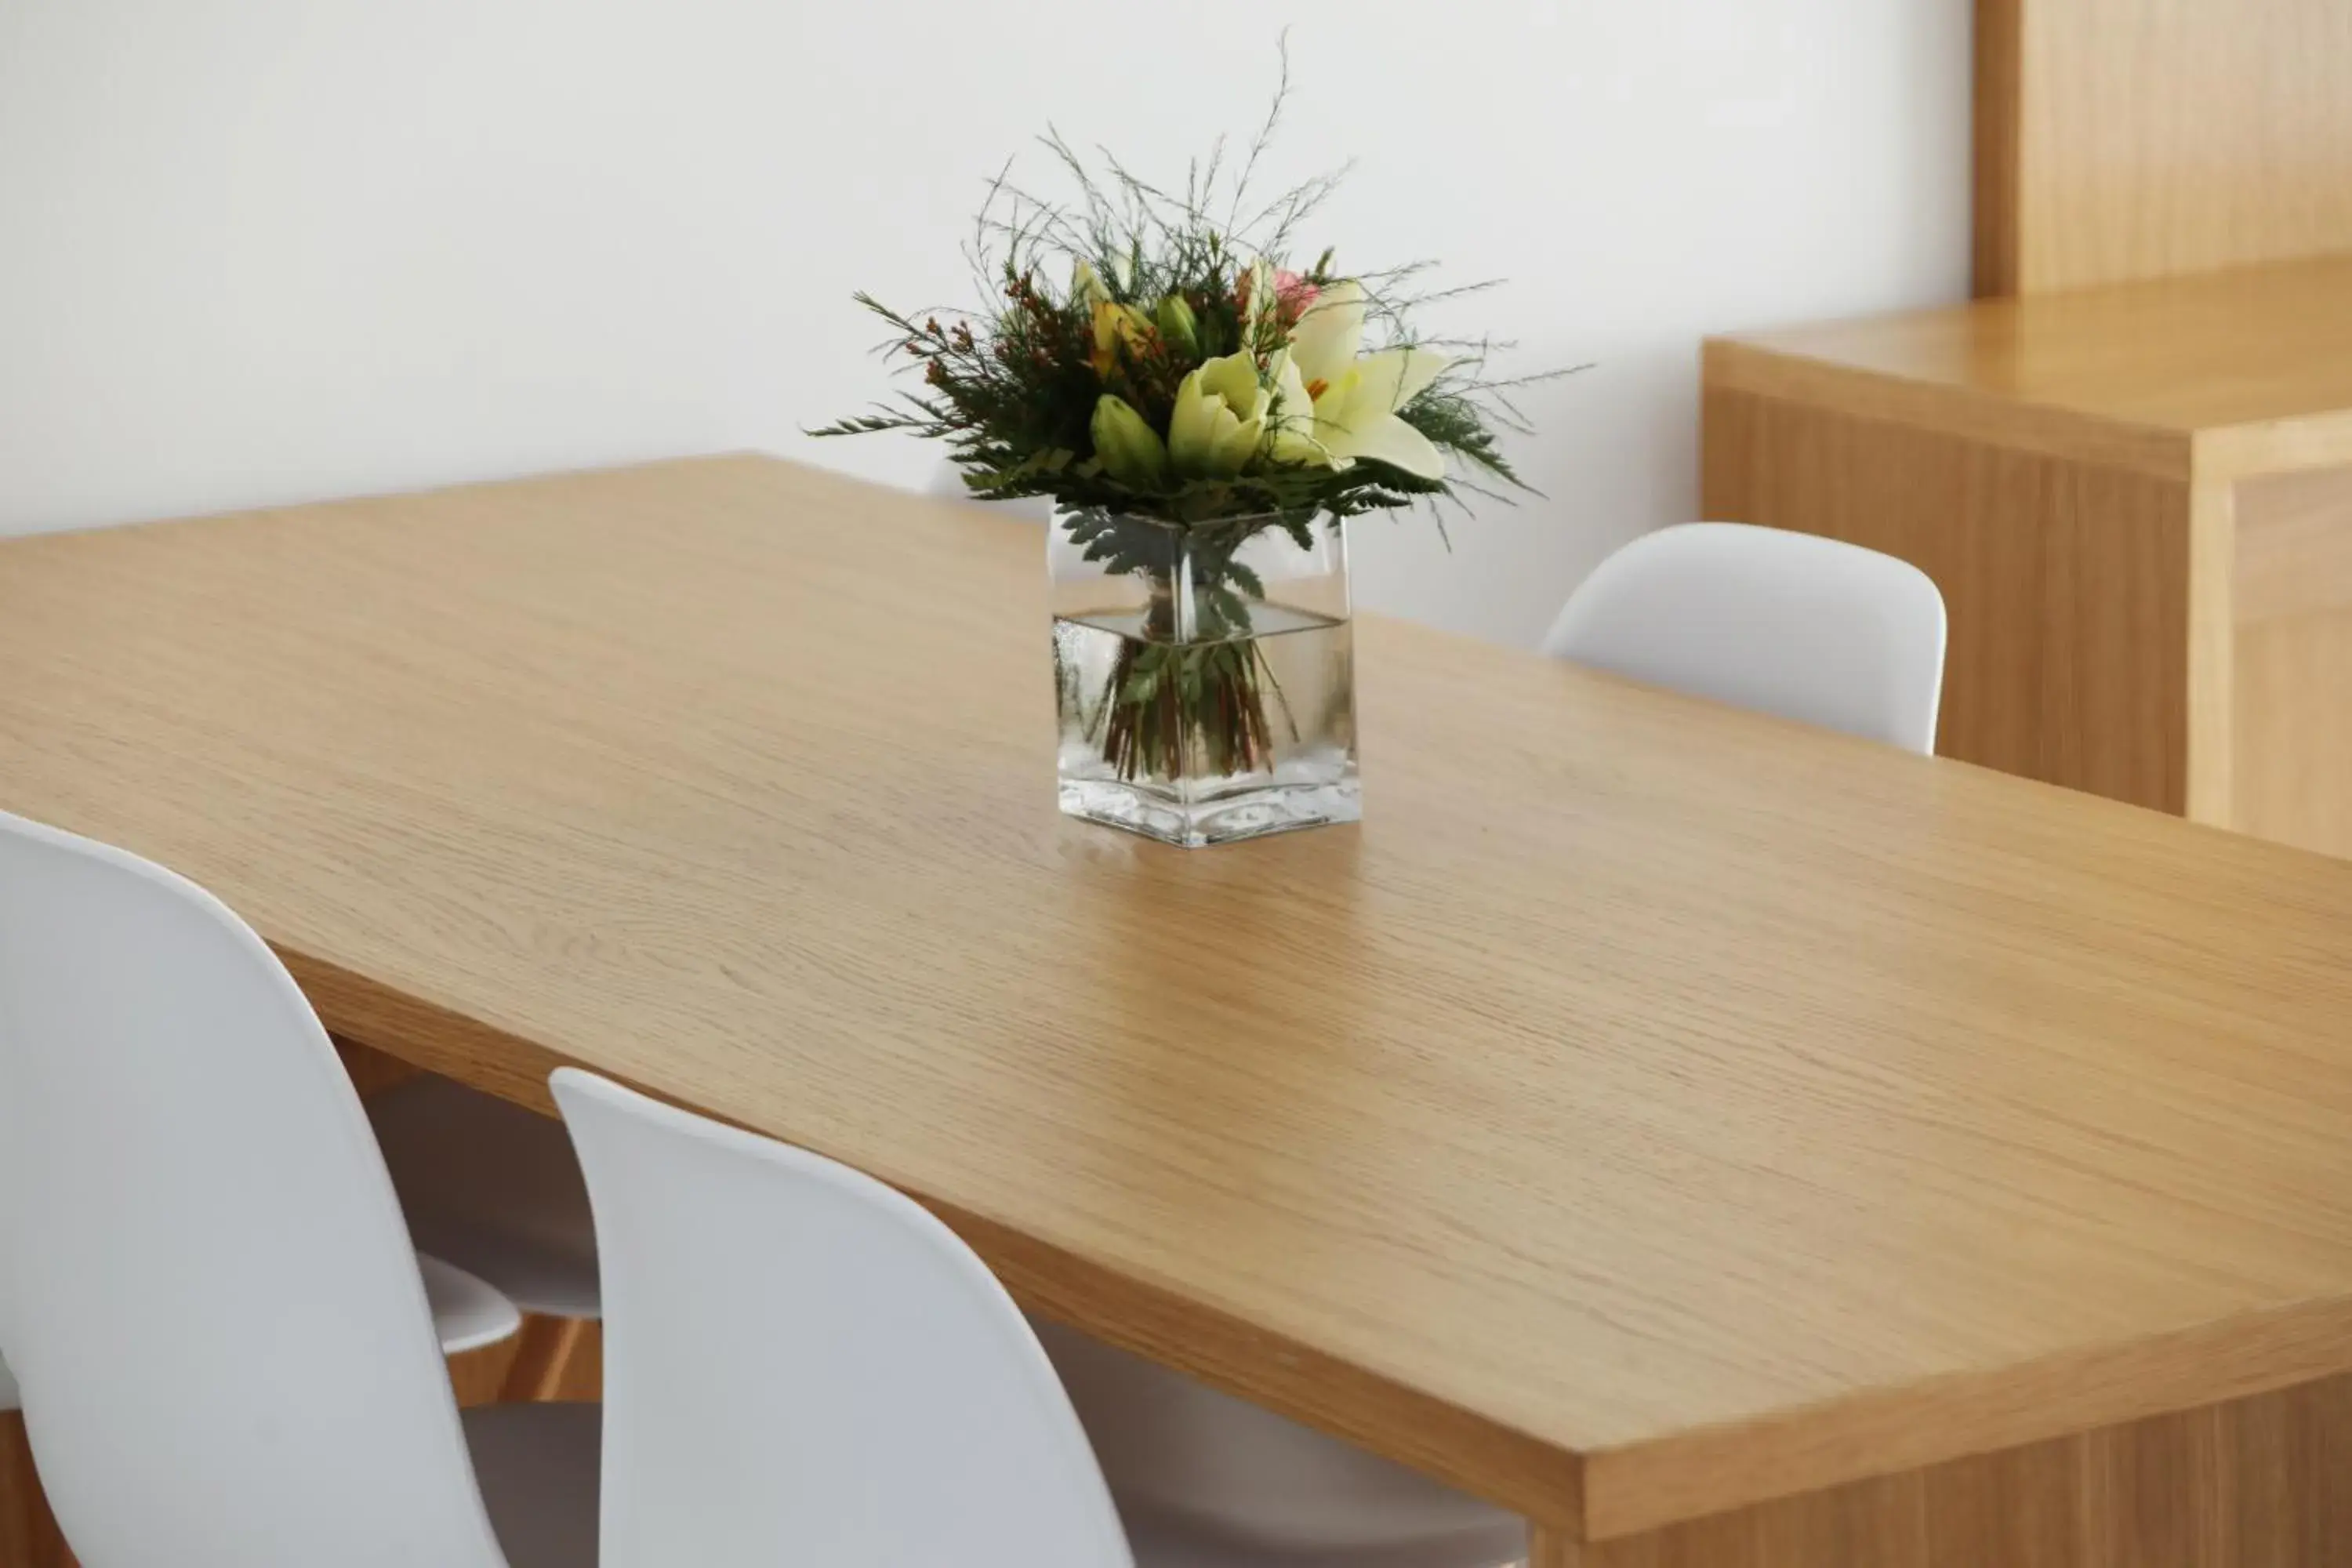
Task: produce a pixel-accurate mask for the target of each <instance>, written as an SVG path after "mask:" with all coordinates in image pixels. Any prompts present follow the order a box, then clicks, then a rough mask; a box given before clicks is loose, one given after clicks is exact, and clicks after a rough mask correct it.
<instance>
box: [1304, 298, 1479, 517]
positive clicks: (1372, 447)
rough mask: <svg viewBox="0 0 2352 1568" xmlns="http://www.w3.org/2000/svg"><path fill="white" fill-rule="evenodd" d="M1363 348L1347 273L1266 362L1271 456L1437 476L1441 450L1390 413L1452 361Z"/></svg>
mask: <svg viewBox="0 0 2352 1568" xmlns="http://www.w3.org/2000/svg"><path fill="white" fill-rule="evenodd" d="M1363 346H1364V288H1363V285H1362V284H1360V283H1358V282H1356V281H1355V280H1354V279H1343V280H1341V281H1339V282H1337V283H1333V284H1330V285H1328V287H1326V288H1325V289H1323V291H1322V293H1321V294H1320V295H1319V296H1318V298H1317V299H1316V301H1315V303H1314V304H1313V305H1312V306H1310V307H1308V309H1307V313H1306V314H1305V315H1304V316H1302V317H1300V318H1299V321H1298V324H1297V326H1296V327H1294V328H1292V329H1291V332H1290V343H1289V346H1288V347H1286V348H1285V349H1284V350H1283V351H1282V352H1281V353H1277V354H1276V356H1275V359H1274V363H1272V364H1270V365H1269V366H1268V367H1267V368H1268V370H1269V371H1270V372H1271V374H1272V375H1273V378H1274V383H1275V393H1274V430H1275V434H1274V457H1275V459H1276V461H1277V462H1286V463H1295V464H1301V465H1305V464H1320V465H1322V466H1325V467H1329V468H1345V467H1347V466H1348V464H1349V463H1350V462H1352V461H1353V460H1355V459H1356V458H1370V459H1372V460H1374V461H1376V462H1382V463H1386V464H1388V465H1389V466H1390V467H1391V468H1397V469H1401V470H1402V471H1403V472H1405V473H1408V474H1411V475H1412V476H1413V477H1414V478H1416V479H1444V477H1445V455H1444V453H1442V452H1440V451H1439V450H1438V449H1437V448H1436V447H1433V446H1432V445H1430V441H1429V437H1426V436H1423V434H1422V433H1421V432H1420V431H1418V430H1416V429H1414V428H1413V427H1412V426H1410V425H1408V424H1406V423H1405V422H1404V421H1403V420H1402V419H1400V418H1398V417H1397V412H1396V411H1397V410H1398V409H1400V408H1402V407H1403V406H1404V405H1406V404H1408V403H1411V402H1412V400H1413V399H1414V398H1415V397H1417V396H1419V395H1421V393H1422V391H1423V388H1425V387H1427V386H1428V385H1429V384H1430V383H1431V382H1433V381H1435V380H1436V379H1437V378H1438V377H1439V376H1440V375H1442V374H1444V371H1445V367H1446V366H1447V365H1448V364H1449V363H1452V362H1451V361H1449V360H1447V359H1446V358H1445V356H1444V355H1443V354H1437V353H1430V352H1429V351H1428V350H1427V349H1408V348H1396V349H1382V350H1381V352H1380V353H1370V354H1367V353H1360V350H1361V349H1362V348H1363Z"/></svg>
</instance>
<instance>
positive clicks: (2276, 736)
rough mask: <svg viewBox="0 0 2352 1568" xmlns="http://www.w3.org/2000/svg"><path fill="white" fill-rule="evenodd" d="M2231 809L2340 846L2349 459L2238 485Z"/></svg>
mask: <svg viewBox="0 0 2352 1568" xmlns="http://www.w3.org/2000/svg"><path fill="white" fill-rule="evenodd" d="M2236 605H2237V616H2238V630H2237V640H2236V670H2235V689H2236V702H2235V723H2234V731H2233V735H2232V741H2233V744H2234V754H2235V758H2236V779H2235V783H2234V798H2235V808H2234V815H2233V820H2234V821H2235V823H2236V825H2237V826H2239V827H2241V828H2242V829H2243V830H2244V831H2246V832H2248V833H2258V834H2261V835H2262V836H2263V837H2265V838H2275V839H2278V840H2279V841H2281V842H2282V843H2286V844H2296V845H2301V846H2302V847H2305V848H2307V849H2317V850H2322V851H2324V852H2326V853H2327V854H2331V855H2347V856H2352V702H2347V696H2346V693H2347V692H2352V470H2347V469H2341V468H2338V469H2330V470H2326V471H2322V472H2317V473H2312V474H2298V475H2285V476H2279V477H2275V478H2271V479H2259V480H2250V481H2248V482H2247V483H2245V484H2243V485H2241V486H2240V487H2239V488H2238V496H2237V585H2236Z"/></svg>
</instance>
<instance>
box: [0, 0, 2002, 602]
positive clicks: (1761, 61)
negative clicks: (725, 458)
mask: <svg viewBox="0 0 2352 1568" xmlns="http://www.w3.org/2000/svg"><path fill="white" fill-rule="evenodd" d="M1968 11H1969V4H1968V0H1645V3H1643V4H1638V5H1636V4H1627V3H1626V0H1491V3H1490V0H1453V3H1452V4H1448V5H1431V4H1427V3H1426V0H1418V3H1416V0H1355V3H1353V4H1342V3H1339V0H1288V3H1271V0H1268V3H1261V4H1256V5H1247V4H1241V3H1238V0H1192V4H1189V5H1184V4H1152V5H1136V4H1130V3H1127V0H1095V3H1093V4H1088V5H1080V4H1076V3H1075V0H1034V3H1030V4H1021V3H1016V0H996V3H994V4H983V3H979V0H932V3H929V4H924V3H920V0H853V3H848V4H816V3H814V0H398V3H396V4H394V3H387V0H0V531H21V530H28V529H41V528H56V527H70V526H75V525H81V524H89V523H99V522H107V521H123V520H129V519H133V518H141V517H152V516H157V515H164V514H171V513H177V512H185V511H196V510H215V509H220V508H226V507H233V506H243V505H249V504H256V503H263V502H272V501H281V500H302V499H313V498H319V497H325V496H330V495H334V494H339V493H349V492H353V491H359V490H376V489H397V488H402V487H405V486H412V485H417V484H423V483H429V482H442V481H448V480H456V479H470V478H488V477H494V476H501V475H509V474H516V473H522V472H527V471H530V470H533V469H539V468H553V467H562V466H577V465H584V464H595V463H604V462H611V461H617V460H623V459H630V458H646V457H654V456H660V455H667V454H675V453H681V452H692V451H701V450H710V449H718V448H726V447H767V448H770V449H772V450H776V451H779V452H782V453H786V454H789V455H791V456H793V457H797V458H808V459H811V460H814V461H818V462H824V463H830V464H834V465H836V466H839V467H841V468H848V469H852V470H855V471H856V472H859V473H864V474H867V475H871V476H874V477H877V478H882V479H898V480H905V481H908V482H914V481H917V480H919V478H920V477H921V476H922V474H923V473H924V471H925V469H926V468H927V466H928V464H929V460H930V457H929V453H928V452H926V451H924V450H923V449H921V448H919V447H917V446H915V445H914V444H913V443H908V442H901V441H898V440H897V439H896V438H868V440H867V441H866V443H864V444H858V443H842V442H834V443H816V442H812V441H809V440H807V439H805V438H803V437H801V436H800V435H799V434H798V430H799V427H800V426H803V425H805V424H811V423H817V422H821V421H824V420H825V419H829V418H831V417H833V416H836V415H838V414H841V413H845V412H849V411H851V410H853V409H855V408H856V406H857V405H859V404H861V403H862V402H864V401H865V400H866V398H867V397H868V396H869V395H873V394H876V393H877V392H879V391H880V390H881V388H882V385H883V383H882V381H881V369H880V367H879V366H878V365H877V363H875V362H874V361H873V360H871V359H870V358H868V357H867V356H866V352H865V351H866V349H867V348H868V347H869V346H870V344H871V343H872V342H873V341H874V339H875V337H876V332H875V331H874V327H873V324H872V323H870V322H869V321H867V320H866V319H864V318H862V317H861V316H860V315H859V314H858V313H857V312H856V311H855V310H853V309H852V307H851V306H850V304H849V301H848V295H849V293H850V291H851V290H852V289H856V288H859V287H866V288H870V289H874V290H876V291H877V292H878V293H880V294H881V295H883V296H884V297H885V298H886V299H888V300H894V301H906V302H908V303H910V304H924V303H929V302H933V301H941V302H945V301H951V300H958V299H961V297H963V294H964V292H965V289H966V287H967V286H966V282H965V275H964V272H963V268H962V264H961V260H960V259H959V258H958V257H957V255H956V251H955V245H956V242H957V241H958V240H959V239H960V238H961V237H962V236H963V234H964V233H965V232H966V228H967V226H968V224H969V220H970V216H971V210H972V208H973V207H974V205H976V202H977V198H978V196H979V195H980V186H981V180H982V176H983V175H984V174H988V173H990V172H992V171H993V169H994V167H995V165H996V163H998V161H999V160H1001V159H1002V158H1003V156H1004V155H1005V154H1006V153H1010V152H1013V151H1014V150H1017V149H1021V148H1023V147H1024V143H1025V141H1026V139H1027V138H1028V137H1029V136H1030V135H1031V133H1032V132H1034V131H1036V130H1037V129H1038V128H1039V127H1040V126H1041V125H1042V124H1043V123H1044V122H1045V121H1046V120H1047V119H1048V118H1051V119H1053V120H1055V121H1057V122H1058V123H1059V124H1060V125H1061V127H1062V128H1063V129H1064V130H1065V131H1066V132H1068V133H1069V134H1070V135H1071V136H1072V137H1073V138H1074V139H1080V140H1085V141H1094V140H1101V141H1105V142H1110V143H1112V144H1113V145H1115V146H1116V147H1117V148H1118V150H1119V151H1120V152H1121V153H1122V155H1123V156H1125V157H1127V158H1128V159H1129V161H1130V162H1132V163H1137V164H1139V165H1141V166H1143V167H1146V168H1148V169H1150V168H1156V169H1160V170H1163V171H1165V170H1174V169H1181V163H1182V160H1183V158H1184V157H1185V156H1186V155H1187V154H1189V153H1192V152H1193V151H1195V150H1198V149H1201V148H1203V147H1204V146H1205V145H1206V143H1207V142H1208V141H1209V139H1210V138H1211V137H1213V135H1215V134H1216V133H1217V132H1221V131H1222V132H1227V133H1229V134H1231V135H1233V136H1234V137H1235V138H1237V139H1240V138H1245V136H1246V133H1247V132H1248V130H1249V128H1250V127H1251V126H1252V124H1253V123H1254V122H1255V118H1256V116H1257V114H1258V112H1259V111H1260V110H1261V109H1262V107H1263V104H1264V101H1265V96H1266V94H1267V92H1268V90H1269V89H1270V87H1271V85H1272V79H1273V75H1274V65H1275V37H1276V34H1277V32H1278V31H1279V30H1280V28H1281V27H1282V26H1284V25H1285V24H1290V25H1292V26H1293V28H1294V30H1293V33H1292V37H1291V50H1292V57H1293V60H1294V66H1295V74H1296V77H1297V91H1296V96H1295V99H1294V101H1293V110H1292V119H1291V121H1290V125H1289V131H1288V133H1287V134H1286V137H1285V138H1284V140H1283V142H1281V143H1280V145H1279V148H1278V154H1279V156H1278V159H1277V163H1278V168H1277V169H1276V174H1278V175H1279V174H1289V175H1293V176H1296V175H1298V174H1306V173H1311V172H1314V171H1316V170H1318V169H1321V168H1323V167H1326V166H1328V165H1329V164H1331V163H1336V162H1339V161H1340V160H1343V159H1345V158H1347V157H1349V156H1354V157H1356V158H1358V159H1359V160H1360V165H1359V171H1358V174H1357V175H1356V177H1355V178H1354V180H1353V182H1352V183H1351V184H1349V187H1348V188H1347V189H1346V190H1345V192H1344V193H1343V194H1342V195H1341V196H1340V198H1339V201H1338V202H1336V203H1335V204H1334V205H1332V207H1331V208H1330V209H1329V210H1328V216H1327V220H1326V222H1325V223H1324V224H1322V225H1321V226H1319V227H1318V230H1317V234H1318V236H1319V237H1328V240H1329V242H1331V243H1335V244H1337V245H1338V246H1339V254H1340V257H1341V258H1342V260H1343V261H1346V262H1353V263H1355V264H1357V265H1362V266H1370V265H1374V264H1378V263H1384V262H1391V261H1397V260H1403V259H1407V258H1416V257H1422V256H1437V257H1441V258H1444V260H1445V261H1446V263H1447V270H1448V275H1449V276H1452V277H1456V278H1460V279H1465V280H1467V279H1473V278H1478V277H1484V276H1493V275H1501V276H1504V277H1507V278H1509V279H1512V283H1511V286H1510V288H1509V289H1507V290H1506V291H1504V292H1501V293H1499V294H1496V295H1492V296H1489V297H1487V298H1486V300H1482V301H1478V302H1476V303H1475V304H1473V305H1471V306H1469V307H1466V308H1465V309H1464V310H1462V311H1461V312H1460V314H1459V315H1457V316H1455V317H1454V318H1451V319H1450V320H1449V321H1447V322H1446V323H1444V324H1447V325H1451V326H1454V327H1457V328H1462V329H1469V330H1478V329H1491V330H1494V331H1499V332H1501V333H1503V334H1505V335H1508V336H1514V337H1517V338H1518V339H1520V340H1521V341H1522V342H1523V343H1524V344H1525V348H1524V351H1523V353H1522V354H1521V355H1520V357H1519V360H1518V363H1520V364H1522V365H1524V366H1527V367H1530V368H1532V367H1536V366H1542V365H1548V364H1558V363H1574V362H1578V361H1582V360H1587V359H1591V360H1596V361H1598V362H1599V368H1598V369H1596V370H1595V371H1593V372H1591V373H1590V374H1586V375H1584V376H1581V377H1579V378H1576V379H1574V380H1571V381H1569V382H1566V383H1563V384H1559V385H1557V386H1554V387H1552V388H1549V389H1548V390H1546V391H1544V392H1542V393H1541V394H1539V395H1537V396H1536V397H1534V398H1533V399H1532V400H1531V404H1530V412H1531V413H1532V414H1533V415H1534V416H1536V418H1537V419H1538V422H1539V424H1540V426H1541V429H1542V436H1541V438H1540V439H1538V440H1535V441H1530V442H1526V443H1522V444H1521V445H1520V446H1519V447H1517V457H1518V458H1519V459H1520V461H1521V462H1522V463H1523V464H1524V466H1525V468H1526V470H1527V471H1528V475H1529V477H1530V478H1531V479H1533V480H1534V482H1535V483H1536V484H1537V485H1538V487H1539V488H1540V489H1543V490H1545V491H1546V492H1548V495H1549V500H1529V501H1528V503H1527V504H1525V505H1523V506H1521V507H1519V508H1518V509H1517V510H1506V509H1496V508H1486V509H1482V510H1480V511H1479V512H1478V514H1477V515H1476V516H1475V518H1472V519H1469V520H1457V521H1455V522H1454V525H1453V529H1452V532H1453V540H1454V549H1453V554H1452V556H1451V558H1450V559H1448V558H1447V556H1446V554H1445V552H1444V547H1443V546H1442V545H1441V544H1440V543H1439V542H1437V540H1436V537H1435V535H1434V532H1433V530H1432V529H1431V528H1430V527H1429V526H1428V524H1427V522H1426V521H1424V520H1423V519H1420V518H1418V517H1416V516H1412V515H1407V516H1406V517H1404V518H1403V519H1402V520H1401V521H1397V522H1395V523H1393V524H1389V523H1384V522H1379V521H1375V522H1374V523H1372V524H1371V525H1370V526H1368V527H1363V528H1361V529H1360V531H1359V538H1360V547H1359V561H1360V571H1361V583H1362V596H1363V599H1364V601H1365V602H1366V603H1367V604H1369V605H1373V606H1376V607H1381V608H1389V609H1393V610H1398V611H1402V612H1403V613H1406V614H1409V615H1413V616H1421V617H1423V618H1425V619H1429V620H1433V621H1435V622H1438V623H1440V624H1444V625H1447V626H1455V627H1459V628H1463V629H1466V630H1471V631H1475V632H1478V633H1481V634H1484V635H1486V636H1490V637H1497V638H1502V639H1507V640H1511V641H1517V642H1531V641H1532V640H1533V639H1534V638H1535V637H1537V635H1538V633H1539V631H1540V629H1541V628H1542V626H1544V624H1545V623H1546V621H1547V620H1548V618H1549V615H1550V612H1551V611H1552V609H1553V608H1554V607H1555V606H1556V605H1558V603H1559V599H1560V597H1561V595H1563V594H1564V593H1565V592H1566V591H1567V589H1568V587H1569V586H1570V584H1571V583H1572V582H1573V581H1574V580H1575V579H1576V578H1577V576H1578V575H1579V574H1580V573H1581V572H1582V571H1583V570H1584V569H1585V568H1586V567H1587V566H1589V565H1590V563H1591V562H1592V561H1593V560H1595V559H1597V558H1598V557H1599V556H1600V555H1601V553H1603V552H1605V551H1607V550H1608V549H1609V548H1610V547H1612V545H1614V544H1615V543H1617V542H1620V541H1622V540H1623V539H1625V538H1627V537H1629V536H1630V535H1632V534H1633V533H1634V532H1636V531H1640V530H1642V529H1643V528H1647V527H1650V526H1653V525H1655V524H1658V523H1661V522H1664V521H1672V520H1675V519H1681V518H1685V517H1688V516H1690V515H1692V513H1693V510H1694V508H1695V506H1696V474H1695V470H1696V442H1695V427H1696V342H1697V339H1698V337H1699V336H1700V335H1701V334H1702V333H1705V332H1707V331H1718V330H1730V329H1738V328H1743V327H1753V326H1760V325H1766V324H1769V323H1774V322H1781V321H1796V320H1801V319H1806V318H1811V317H1818V316H1822V315H1828V314H1843V313H1855V312H1863V311H1870V310H1884V309H1889V308H1895V307H1900V306H1905V305H1910V304H1915V303H1923V302H1927V301H1933V300H1943V299H1948V298H1956V297H1958V295H1959V294H1960V293H1961V292H1962V289H1963V283H1964V274H1965V256H1966V249H1967V246H1966V219H1967V213H1966V201H1965V189H1966V184H1967V179H1966V175H1967V156H1968V153H1967V141H1968V137H1967V112H1968V106H1967V100H1968V93H1967V87H1968V83H1967V76H1968ZM1024 167H1025V168H1026V169H1027V170H1028V171H1029V172H1030V174H1033V175H1034V177H1036V178H1037V179H1039V180H1041V181H1042V180H1045V179H1046V178H1047V177H1048V173H1047V169H1046V166H1045V162H1044V161H1043V160H1042V159H1041V158H1040V157H1039V156H1037V155H1036V153H1035V152H1034V149H1032V150H1031V151H1030V152H1028V153H1024Z"/></svg>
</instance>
